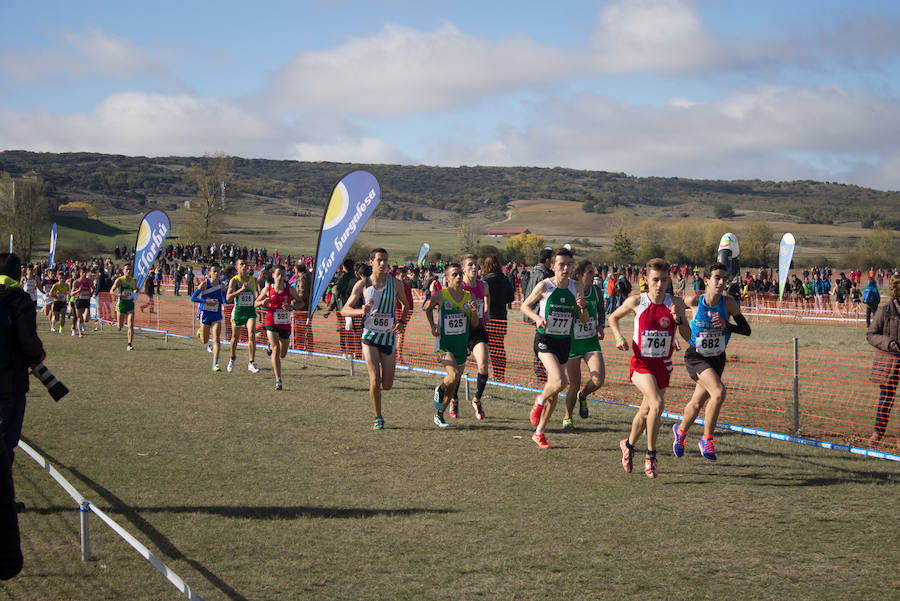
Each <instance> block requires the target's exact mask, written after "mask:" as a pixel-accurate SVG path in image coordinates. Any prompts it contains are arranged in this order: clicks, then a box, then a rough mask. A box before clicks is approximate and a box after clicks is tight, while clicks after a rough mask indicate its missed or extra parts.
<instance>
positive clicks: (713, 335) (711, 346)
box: [694, 330, 725, 357]
mask: <svg viewBox="0 0 900 601" xmlns="http://www.w3.org/2000/svg"><path fill="white" fill-rule="evenodd" d="M694 343H695V344H696V347H695V348H696V349H697V353H699V354H700V355H703V356H704V357H717V356H719V355H721V354H722V353H724V352H725V332H723V331H722V330H705V331H703V332H697V335H696V336H695V337H694Z"/></svg>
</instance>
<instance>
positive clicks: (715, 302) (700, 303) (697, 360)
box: [672, 263, 750, 461]
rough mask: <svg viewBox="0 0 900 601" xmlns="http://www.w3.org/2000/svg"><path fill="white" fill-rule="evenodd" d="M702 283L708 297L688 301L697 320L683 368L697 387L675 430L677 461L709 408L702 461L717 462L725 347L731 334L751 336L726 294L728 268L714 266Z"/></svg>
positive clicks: (693, 320) (705, 420) (692, 322)
mask: <svg viewBox="0 0 900 601" xmlns="http://www.w3.org/2000/svg"><path fill="white" fill-rule="evenodd" d="M703 279H704V280H706V294H701V295H700V296H699V297H697V296H696V295H693V296H690V297H688V298H686V299H685V303H686V304H687V305H688V306H689V307H692V308H693V310H694V317H693V319H691V340H690V346H688V348H687V350H685V351H684V366H685V368H686V369H687V372H688V375H689V376H690V377H691V379H692V380H693V381H694V382H696V383H697V385H696V386H695V387H694V394H693V395H691V400H690V401H688V403H687V405H685V406H684V417H683V418H682V420H681V423H680V424H675V425H674V426H672V431H673V432H674V433H675V442H674V443H673V444H672V450H673V451H674V453H675V456H676V457H681V456H682V455H684V442H685V438H686V437H687V431H688V429H689V428H690V427H691V424H693V423H694V420H695V419H697V416H698V415H700V410H701V409H703V405H704V404H706V412H705V414H704V422H703V437H702V438H701V439H700V442H699V443H698V444H699V446H700V453H701V454H702V455H703V457H705V458H706V459H708V460H709V461H715V460H716V446H715V441H714V440H713V432H714V431H715V429H716V422H717V421H718V420H719V412H720V411H721V410H722V403H724V402H725V385H724V384H723V383H722V372H723V371H725V347H726V346H728V340H729V338H730V337H731V334H740V335H741V336H749V335H750V324H748V323H747V319H746V318H745V317H744V316H743V315H742V314H741V306H740V305H739V304H738V303H737V301H735V299H734V298H732V297H731V296H729V295H727V294H725V293H724V292H725V287H726V286H727V285H728V268H727V267H726V266H725V265H723V264H722V263H713V264H712V265H710V266H709V267H707V268H706V269H705V270H704V272H703ZM731 317H734V321H735V322H736V324H733V323H731V322H730V321H729V318H731ZM707 401H708V402H707Z"/></svg>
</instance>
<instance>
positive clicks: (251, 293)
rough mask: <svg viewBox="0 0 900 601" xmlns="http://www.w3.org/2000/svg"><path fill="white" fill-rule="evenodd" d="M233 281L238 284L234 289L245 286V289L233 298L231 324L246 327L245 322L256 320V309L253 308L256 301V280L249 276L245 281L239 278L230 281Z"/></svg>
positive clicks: (235, 277)
mask: <svg viewBox="0 0 900 601" xmlns="http://www.w3.org/2000/svg"><path fill="white" fill-rule="evenodd" d="M234 280H237V282H238V284H237V286H235V288H240V287H241V286H242V285H244V284H246V285H247V289H246V290H244V291H243V292H241V293H240V294H238V295H237V296H235V297H234V308H233V309H232V310H231V322H232V323H233V324H235V325H237V326H245V325H247V320H250V319H256V307H254V306H253V303H254V301H256V280H255V279H254V278H253V276H249V277H248V278H247V279H246V280H242V279H241V277H240V276H234V277H233V278H232V281H234Z"/></svg>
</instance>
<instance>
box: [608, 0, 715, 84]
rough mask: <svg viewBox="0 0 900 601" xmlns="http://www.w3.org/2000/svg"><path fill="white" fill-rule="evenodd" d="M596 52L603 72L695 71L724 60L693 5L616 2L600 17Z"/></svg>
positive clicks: (669, 0)
mask: <svg viewBox="0 0 900 601" xmlns="http://www.w3.org/2000/svg"><path fill="white" fill-rule="evenodd" d="M592 46H593V52H594V60H595V64H596V67H597V68H598V69H600V70H601V71H603V72H632V71H662V72H668V71H682V70H693V69H698V68H705V67H710V66H714V65H718V64H722V63H723V61H724V60H725V59H724V56H725V52H724V50H723V48H721V47H720V44H719V43H718V42H717V41H716V40H715V39H714V38H713V36H712V35H711V34H710V33H709V32H708V31H707V30H706V28H705V26H704V25H703V23H702V21H701V19H700V15H699V14H698V12H697V10H696V8H695V7H694V6H693V3H691V2H687V1H684V0H619V1H618V2H613V3H611V4H609V5H608V6H606V7H604V8H603V10H602V11H601V12H600V19H599V22H598V24H597V27H596V29H595V30H594V33H593V36H592Z"/></svg>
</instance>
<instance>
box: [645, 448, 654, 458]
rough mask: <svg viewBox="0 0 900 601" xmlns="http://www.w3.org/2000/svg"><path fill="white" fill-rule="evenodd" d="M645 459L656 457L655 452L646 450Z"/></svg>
mask: <svg viewBox="0 0 900 601" xmlns="http://www.w3.org/2000/svg"><path fill="white" fill-rule="evenodd" d="M647 457H650V458H655V457H656V451H651V450H650V449H647Z"/></svg>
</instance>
